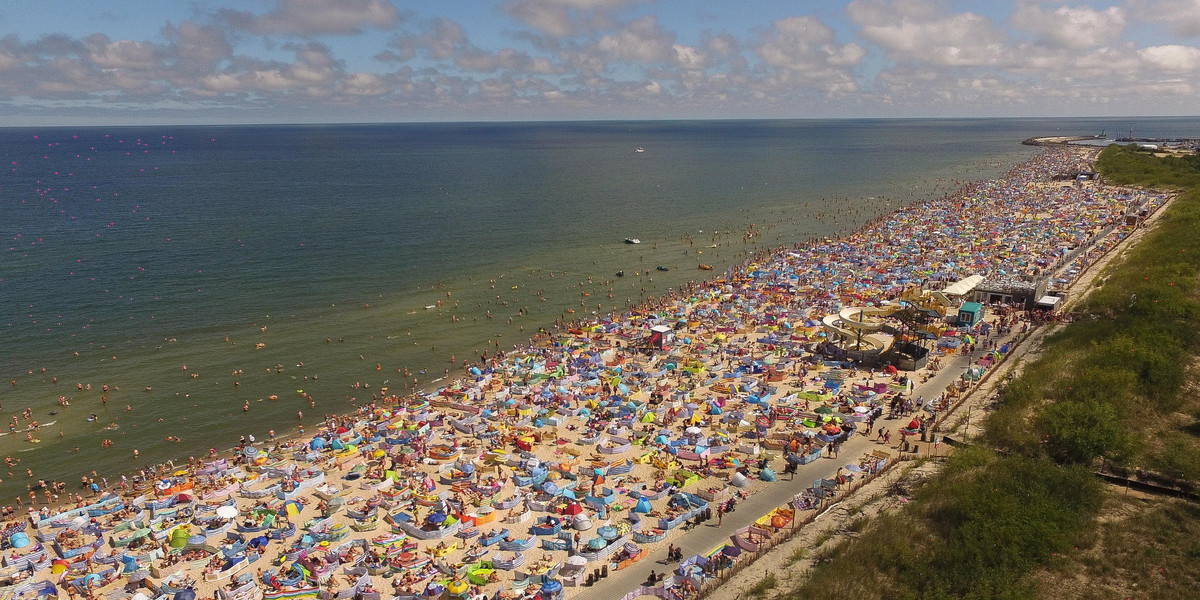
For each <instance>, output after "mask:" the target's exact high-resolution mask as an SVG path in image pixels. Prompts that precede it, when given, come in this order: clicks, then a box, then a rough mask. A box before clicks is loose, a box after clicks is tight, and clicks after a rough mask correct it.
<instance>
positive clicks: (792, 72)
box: [755, 17, 866, 94]
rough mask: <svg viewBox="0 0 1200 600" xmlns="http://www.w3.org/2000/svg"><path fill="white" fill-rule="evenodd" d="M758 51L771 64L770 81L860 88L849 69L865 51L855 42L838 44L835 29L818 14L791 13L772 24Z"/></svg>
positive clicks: (832, 90)
mask: <svg viewBox="0 0 1200 600" xmlns="http://www.w3.org/2000/svg"><path fill="white" fill-rule="evenodd" d="M755 53H756V54H757V55H758V57H759V58H761V59H762V61H763V62H764V63H765V64H766V65H767V66H769V67H771V68H772V69H773V70H772V74H771V75H770V76H768V77H767V79H766V81H767V82H768V83H769V85H770V86H771V87H773V88H776V89H777V90H784V89H787V88H793V89H794V90H795V91H799V90H800V89H803V88H804V87H805V86H806V85H808V84H812V85H815V86H817V88H818V89H820V90H822V91H824V92H825V93H827V94H845V93H850V92H854V91H856V90H857V84H856V83H855V82H854V79H853V77H852V76H851V75H850V73H849V69H851V68H853V67H855V66H856V65H858V64H859V62H861V61H862V58H863V57H864V56H865V55H866V50H865V49H864V48H863V47H862V46H859V45H858V44H855V43H853V42H851V43H849V44H837V43H836V41H835V36H834V31H833V29H832V28H830V27H829V26H828V25H825V24H824V23H822V22H821V21H820V20H818V19H817V18H815V17H789V18H786V19H780V20H778V21H775V22H774V23H772V24H771V28H770V29H768V30H767V31H766V32H765V33H764V34H763V36H762V39H761V41H760V43H759V44H758V46H757V47H756V48H755Z"/></svg>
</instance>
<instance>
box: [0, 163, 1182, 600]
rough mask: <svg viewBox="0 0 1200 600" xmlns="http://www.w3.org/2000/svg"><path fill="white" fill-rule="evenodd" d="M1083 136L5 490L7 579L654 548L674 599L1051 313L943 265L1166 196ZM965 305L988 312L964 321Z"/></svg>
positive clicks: (117, 597) (259, 577)
mask: <svg viewBox="0 0 1200 600" xmlns="http://www.w3.org/2000/svg"><path fill="white" fill-rule="evenodd" d="M1095 152H1096V151H1095V150H1092V149H1084V148H1067V147H1064V148H1053V149H1048V150H1046V151H1044V152H1042V153H1041V154H1039V155H1038V156H1037V157H1035V158H1034V159H1032V160H1030V161H1028V162H1026V163H1024V164H1021V165H1019V166H1017V167H1016V168H1014V169H1012V170H1011V171H1010V172H1008V173H1007V174H1006V175H1005V176H1004V177H1001V178H998V179H995V180H990V181H985V182H977V183H973V184H970V185H968V186H966V187H964V188H962V189H960V190H958V191H957V192H955V193H953V194H950V195H948V196H946V197H944V198H941V199H938V200H934V201H929V202H923V203H919V204H914V205H912V206H909V207H906V208H903V209H901V210H898V211H896V212H894V213H891V214H888V215H885V216H883V217H880V218H878V219H875V220H874V221H872V222H870V223H868V224H867V225H866V226H865V227H863V228H861V229H860V230H859V231H857V232H855V233H853V234H851V235H848V236H845V237H842V238H838V239H819V240H812V241H808V242H805V243H802V244H799V245H796V246H794V247H789V248H783V249H778V250H775V251H772V252H764V253H761V254H759V255H757V256H755V257H753V258H752V259H751V260H750V261H748V262H746V263H745V264H742V265H739V266H735V267H732V268H730V269H729V270H728V271H727V272H725V273H724V275H723V276H722V277H720V278H719V279H716V280H713V281H710V282H705V283H698V284H694V285H690V286H687V287H685V288H683V289H680V290H676V291H674V292H672V293H671V294H668V295H667V296H665V297H663V298H658V299H653V300H651V301H648V302H645V303H643V304H642V305H640V306H638V307H637V308H636V309H634V310H631V311H629V312H627V313H624V314H621V315H611V316H609V317H603V318H597V319H593V320H585V321H576V322H571V323H562V324H560V327H556V328H554V329H552V330H543V331H542V332H541V333H539V335H538V336H536V337H535V338H534V339H533V340H532V342H531V343H530V344H529V345H527V346H525V347H521V348H514V349H513V350H512V351H511V352H497V353H496V354H495V355H493V356H490V357H488V358H487V359H486V362H485V361H480V362H477V363H475V364H473V365H469V366H468V368H467V370H466V371H465V373H464V374H463V376H462V377H460V378H459V379H457V380H455V381H453V382H452V383H449V384H448V385H446V386H444V387H441V388H438V389H431V390H426V391H424V392H421V393H413V394H405V395H391V396H388V395H386V389H384V390H382V391H383V392H385V394H384V395H383V396H381V397H379V398H378V399H377V400H375V401H374V402H372V403H370V404H367V405H363V406H360V407H358V409H357V411H355V412H353V413H351V414H345V415H327V416H326V418H325V420H324V422H323V423H321V424H320V426H319V427H310V428H309V429H308V431H306V432H303V433H302V435H298V436H290V437H285V436H280V437H279V438H276V436H275V435H274V432H273V431H272V434H271V436H270V439H266V440H255V439H254V438H253V437H250V438H249V439H243V441H242V442H241V443H240V444H238V446H237V447H236V448H234V449H233V450H232V451H231V452H228V453H224V454H222V453H215V452H214V454H213V455H212V456H209V457H207V459H201V460H197V459H188V460H184V461H179V462H178V463H177V464H172V465H170V466H165V465H163V466H160V467H159V469H158V471H157V472H145V471H143V472H139V473H126V474H123V475H119V476H118V475H116V474H114V475H113V476H112V480H111V485H104V482H105V481H106V480H104V479H103V478H99V479H100V481H101V483H99V484H98V483H97V482H96V478H93V479H89V480H87V481H83V482H81V487H80V488H78V490H73V489H72V490H68V489H66V488H67V486H66V485H65V484H62V483H52V484H48V485H51V486H53V487H54V490H53V491H54V495H55V496H58V495H60V494H61V495H62V496H65V497H66V498H67V499H73V500H74V502H70V503H69V504H67V505H63V504H62V503H61V501H60V502H59V504H54V503H53V502H50V503H47V502H40V503H37V504H34V502H36V501H37V497H36V495H35V496H31V500H30V505H21V506H17V507H11V506H10V507H7V508H6V510H5V514H4V517H5V521H4V523H3V526H2V528H3V531H2V533H0V540H2V542H0V543H2V544H3V547H4V554H3V560H2V563H3V568H2V569H0V589H5V590H8V591H9V592H11V593H12V595H13V596H14V597H15V598H17V599H32V598H36V597H40V596H62V595H65V596H67V597H69V598H73V599H74V598H88V599H95V598H111V599H114V600H124V599H126V598H135V599H136V600H143V599H145V598H153V597H158V596H162V597H166V598H176V599H177V600H190V599H191V598H195V597H201V598H214V599H216V600H259V599H261V598H267V599H269V600H277V599H281V598H288V599H292V598H306V597H322V598H339V599H343V600H348V599H350V598H355V599H362V600H377V599H381V598H383V599H387V598H397V599H415V598H418V597H427V598H434V597H444V598H493V597H498V598H535V597H540V598H543V599H546V600H550V599H556V598H566V597H571V596H574V595H577V594H579V593H580V592H581V591H583V590H586V589H588V586H591V585H595V584H597V580H598V578H603V577H604V576H606V575H607V574H608V573H610V572H612V571H620V570H622V569H626V568H629V567H630V566H631V565H633V564H636V563H638V562H639V561H642V560H645V559H646V557H647V555H648V554H649V553H651V552H653V551H657V550H659V549H661V548H668V549H669V551H668V552H667V555H668V556H669V557H670V559H671V560H670V564H669V565H668V566H666V567H663V571H664V573H665V574H666V575H667V576H666V577H663V578H661V579H656V581H653V582H647V584H649V585H655V586H659V587H660V588H661V589H662V593H663V594H667V595H668V596H666V597H675V598H682V597H689V596H690V595H692V594H694V593H695V591H696V590H698V589H700V588H701V587H702V586H703V583H704V579H705V578H706V577H707V576H708V574H709V573H710V572H711V569H712V568H715V567H717V566H722V565H723V564H727V563H730V562H733V561H736V560H740V558H739V555H740V554H741V553H742V552H746V553H747V555H748V554H753V552H754V551H755V549H757V548H758V547H759V546H760V545H762V544H764V543H766V541H767V540H770V539H771V538H772V537H774V536H777V535H779V534H780V532H783V531H787V530H789V529H790V527H791V525H792V524H793V523H795V522H796V521H797V520H798V519H800V518H801V516H802V515H803V514H804V513H805V512H806V511H812V510H815V509H816V508H817V507H818V506H820V505H821V503H822V502H823V501H824V500H825V499H826V498H828V497H829V496H830V495H832V494H833V493H834V492H835V490H836V489H837V488H838V487H840V486H842V485H844V484H845V483H847V482H848V481H851V480H853V479H854V478H856V477H865V476H868V475H870V474H871V473H874V472H878V471H879V470H880V469H882V468H883V467H884V466H885V465H886V463H887V462H888V461H889V460H891V458H890V457H891V456H893V455H892V454H889V453H887V452H881V453H874V454H867V455H863V456H853V457H851V456H842V457H839V456H838V450H839V447H840V445H841V444H842V443H843V442H844V441H845V440H847V439H849V438H850V437H851V436H855V435H859V436H871V435H872V434H873V433H874V435H875V439H877V440H878V442H879V443H880V444H881V447H883V446H885V445H886V446H888V447H891V446H898V445H899V444H901V443H902V441H903V440H904V439H905V438H906V437H908V436H917V435H920V436H921V437H922V439H926V438H927V437H928V436H936V435H937V432H936V426H935V425H934V423H936V421H937V416H938V414H939V412H940V411H944V410H945V409H946V407H947V406H948V405H949V402H948V400H949V396H950V395H952V394H953V390H951V391H949V392H947V393H946V394H942V395H939V396H937V397H931V398H928V399H925V398H919V397H914V395H913V394H912V393H911V392H912V389H913V386H914V382H917V381H921V380H924V379H925V378H927V377H928V376H929V375H930V373H933V372H936V371H937V369H938V368H939V367H940V366H941V359H942V358H944V357H946V356H954V355H963V354H970V355H971V357H972V361H973V362H972V367H971V368H972V370H977V371H975V374H974V375H973V376H974V377H977V376H979V373H980V372H982V371H985V370H986V369H988V368H989V367H990V366H991V365H993V364H995V362H996V361H999V360H1001V359H1002V358H1003V356H1004V354H1005V353H1006V352H1008V351H1010V348H1009V347H1008V346H1005V345H1001V344H997V343H995V342H994V341H993V340H992V337H993V333H995V334H1005V333H1008V332H1011V331H1015V330H1017V329H1018V328H1028V327H1030V326H1031V324H1033V323H1036V322H1038V321H1042V320H1046V319H1052V318H1054V317H1053V313H1052V312H1039V311H1038V309H1037V308H1034V307H1033V306H1032V305H1031V304H1029V303H1025V304H1021V303H1018V302H1016V301H1015V300H1014V299H1012V298H1003V299H1002V300H997V301H995V302H992V301H991V300H989V299H988V298H978V297H976V296H972V295H971V292H972V290H971V289H966V286H963V285H958V286H957V287H954V286H955V285H957V284H959V283H960V282H964V281H974V282H975V283H980V282H983V281H992V282H1002V283H1014V282H1016V283H1020V282H1041V284H1042V285H1041V287H1037V286H1034V287H1037V289H1039V290H1040V291H1044V290H1046V289H1053V290H1060V291H1064V290H1068V289H1069V288H1070V285H1071V284H1072V283H1073V281H1074V279H1075V278H1076V277H1077V276H1078V275H1079V274H1080V273H1081V272H1082V271H1083V270H1084V269H1085V268H1086V267H1087V266H1088V265H1090V264H1091V263H1092V262H1093V261H1095V260H1096V259H1097V258H1098V257H1099V256H1101V255H1103V254H1104V253H1105V252H1106V251H1107V250H1108V249H1109V248H1112V247H1113V246H1115V245H1116V244H1118V243H1119V242H1120V241H1121V240H1122V239H1124V238H1125V237H1127V235H1128V234H1129V232H1130V231H1131V229H1132V228H1135V227H1137V226H1138V223H1139V219H1141V218H1143V217H1145V216H1146V215H1147V214H1150V213H1152V212H1153V211H1155V210H1156V209H1158V208H1159V207H1161V206H1162V205H1163V204H1164V203H1165V202H1166V200H1167V197H1166V196H1164V195H1160V194H1154V193H1149V192H1144V191H1138V190H1129V189H1121V188H1114V187H1108V186H1104V185H1103V184H1102V183H1100V182H1096V181H1094V180H1088V181H1084V180H1083V178H1081V177H1079V174H1081V173H1090V172H1091V170H1092V169H1091V165H1090V161H1091V160H1092V159H1093V158H1094V156H1095ZM951 290H953V292H952V291H951ZM975 300H982V302H975ZM969 304H970V305H975V304H979V305H980V306H981V308H980V309H978V310H976V309H975V308H974V307H973V306H972V308H971V311H968V312H969V313H970V314H969V315H967V317H965V318H964V316H963V314H962V311H961V310H960V309H962V308H965V307H966V306H967V305H969ZM903 308H918V309H920V310H921V311H922V312H923V314H925V315H927V316H928V315H936V318H931V319H929V320H927V321H925V322H923V323H922V324H921V326H920V329H919V331H917V330H915V329H911V328H909V329H906V328H905V326H903V324H901V323H899V322H897V321H895V317H896V316H897V314H898V311H900V310H901V309H903ZM972 311H973V312H972ZM909 335H911V337H909V338H908V339H901V338H902V337H905V336H909ZM864 339H865V341H864ZM902 344H903V345H905V346H906V347H909V348H911V347H914V346H918V345H919V346H921V347H922V348H924V349H925V351H927V352H928V353H929V354H928V356H929V359H928V360H927V361H921V362H920V363H919V364H918V365H916V367H917V368H916V370H907V371H906V370H898V369H897V368H896V367H897V366H900V365H899V364H898V363H894V362H893V361H892V360H891V359H890V357H891V356H893V355H892V354H890V353H889V352H890V351H892V350H893V349H894V348H895V347H899V346H900V345H902ZM885 425H886V427H885ZM887 429H891V430H892V431H886V430H887ZM893 434H894V437H893ZM819 460H820V461H830V460H832V461H837V462H838V463H839V464H841V463H845V467H844V468H843V469H839V471H838V475H837V477H836V478H835V479H834V480H829V481H825V482H818V483H814V485H813V486H812V487H811V488H810V489H807V490H806V491H805V492H804V493H803V494H799V495H797V496H796V497H792V498H789V499H788V501H787V502H786V503H785V504H781V505H780V506H779V507H778V508H777V509H775V510H773V511H771V512H770V513H768V514H765V515H739V517H750V518H753V520H752V521H746V522H745V524H744V526H741V527H738V528H737V529H736V531H735V533H734V534H733V535H732V536H730V539H729V542H728V544H725V545H723V546H720V547H718V548H715V549H714V551H713V552H710V553H706V554H703V555H696V556H682V555H680V554H679V552H678V551H677V549H676V547H675V544H676V543H677V542H678V541H679V540H680V539H681V536H686V535H687V534H688V531H689V530H690V529H692V528H693V527H694V526H696V525H697V524H699V523H701V522H702V521H706V520H711V519H718V520H719V519H720V518H721V517H722V516H723V515H724V514H727V512H728V511H729V510H730V509H731V508H733V507H734V506H735V505H736V503H737V502H738V501H740V500H743V499H745V498H748V497H750V496H752V495H754V494H758V493H760V492H763V491H764V490H770V489H771V486H772V485H774V484H776V483H777V482H778V480H779V478H780V477H789V478H791V477H795V476H800V477H801V478H802V479H804V478H805V469H806V467H808V466H809V465H811V464H813V463H814V462H816V461H819ZM10 467H12V464H10ZM808 479H811V477H810V478H808ZM46 497H47V498H48V499H49V498H52V497H53V496H52V495H51V494H50V493H49V490H47V492H46ZM741 520H742V521H745V519H744V518H742V519H741ZM726 549H729V550H726ZM629 591H630V590H612V595H611V596H609V597H619V596H620V595H622V594H625V593H626V592H629ZM139 596H140V597H139Z"/></svg>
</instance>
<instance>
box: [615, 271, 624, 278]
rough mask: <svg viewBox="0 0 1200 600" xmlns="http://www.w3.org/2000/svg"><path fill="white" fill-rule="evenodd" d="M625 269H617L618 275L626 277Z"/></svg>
mask: <svg viewBox="0 0 1200 600" xmlns="http://www.w3.org/2000/svg"><path fill="white" fill-rule="evenodd" d="M624 276H625V271H617V277H624Z"/></svg>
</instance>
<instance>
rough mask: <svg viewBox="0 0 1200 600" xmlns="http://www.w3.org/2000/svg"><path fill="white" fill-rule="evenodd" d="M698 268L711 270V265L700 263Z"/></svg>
mask: <svg viewBox="0 0 1200 600" xmlns="http://www.w3.org/2000/svg"><path fill="white" fill-rule="evenodd" d="M700 270H701V271H711V270H712V265H703V264H702V265H700Z"/></svg>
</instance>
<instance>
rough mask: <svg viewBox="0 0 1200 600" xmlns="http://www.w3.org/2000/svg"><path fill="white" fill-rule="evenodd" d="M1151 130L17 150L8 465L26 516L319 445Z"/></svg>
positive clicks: (479, 137)
mask: <svg viewBox="0 0 1200 600" xmlns="http://www.w3.org/2000/svg"><path fill="white" fill-rule="evenodd" d="M1137 123H1138V124H1137V131H1138V133H1139V135H1197V134H1200V132H1198V129H1200V128H1198V127H1197V125H1196V123H1195V122H1194V121H1193V120H1169V119H1167V120H1164V119H1157V120H1150V119H1138V121H1137ZM1127 124H1128V120H1074V121H1071V120H1066V121H1064V120H1033V119H1029V120H932V121H925V120H918V121H871V120H853V121H729V122H711V121H705V122H600V123H520V124H407V125H363V126H328V127H312V126H271V127H146V128H84V129H53V128H43V129H3V130H0V155H2V157H3V169H2V170H0V207H2V208H0V210H2V211H3V213H2V216H3V218H2V219H0V230H2V233H3V239H4V245H3V246H0V375H2V376H3V378H4V379H5V380H15V382H16V385H15V386H13V385H10V384H9V383H8V382H7V381H5V382H4V384H3V387H2V389H0V403H2V405H3V408H2V411H0V420H3V421H4V428H3V431H7V421H8V420H9V419H10V418H11V417H12V416H14V415H16V416H17V417H18V426H19V427H18V432H17V433H15V434H12V435H5V436H2V437H0V454H3V455H9V456H12V457H14V458H20V459H21V464H20V467H19V468H18V469H14V470H13V474H12V475H11V476H10V475H8V474H7V473H5V472H3V471H0V478H2V479H4V483H3V484H2V485H0V501H4V500H5V499H8V500H11V498H12V496H13V495H15V494H16V493H17V492H21V491H23V490H24V487H25V484H26V483H28V482H29V479H28V478H27V477H26V474H25V472H24V469H25V468H26V467H28V468H32V469H33V471H34V475H35V478H37V477H44V478H47V479H66V480H67V481H69V482H70V481H73V480H77V479H78V477H79V475H80V474H82V473H85V472H88V471H90V470H91V469H97V470H98V471H100V472H101V474H110V475H111V474H114V473H116V472H118V471H120V470H123V469H124V470H127V469H130V468H134V467H137V466H140V464H142V463H145V464H149V463H152V462H161V461H164V460H167V459H169V458H174V459H179V458H181V457H182V458H186V457H187V456H188V455H200V454H202V453H204V452H206V451H207V449H208V448H209V447H214V446H215V447H218V448H221V447H225V446H228V445H231V444H232V443H234V442H236V440H237V439H238V437H239V436H240V435H247V434H253V435H255V436H256V437H260V438H262V437H265V436H266V433H267V431H268V430H269V429H272V428H273V429H275V430H276V431H277V432H279V433H281V434H283V433H291V432H294V431H295V430H296V426H297V425H298V422H299V418H298V416H297V411H303V412H304V413H305V416H304V422H305V423H308V424H310V425H312V424H314V423H316V422H318V421H319V420H320V417H321V415H322V414H324V413H329V412H344V411H347V410H351V409H352V408H353V404H354V403H355V402H356V401H361V400H363V399H366V398H369V397H370V396H371V394H372V393H378V391H379V390H380V388H383V387H390V388H391V389H392V390H393V391H395V390H400V389H407V387H408V386H410V385H411V384H412V378H413V377H415V378H417V379H418V380H419V383H420V384H421V385H428V384H430V382H431V380H434V379H435V378H437V377H442V376H444V374H445V370H446V369H448V368H449V367H450V363H449V361H450V357H451V356H452V355H453V356H455V357H456V358H457V359H458V360H459V361H461V359H462V358H464V357H472V358H475V357H478V355H479V354H480V353H481V352H484V351H488V352H491V351H492V350H491V349H494V348H495V347H496V346H495V345H496V344H499V345H501V346H503V347H505V348H511V346H512V344H515V343H518V342H521V341H524V340H525V339H527V338H528V337H529V335H531V334H532V333H533V332H535V331H536V330H537V328H538V327H539V326H549V325H551V324H552V323H553V322H554V320H555V319H556V318H558V317H567V318H574V317H579V316H583V315H585V314H588V313H590V312H591V311H594V310H595V311H600V312H609V311H613V310H622V309H624V308H625V307H626V306H628V305H629V303H631V302H636V301H638V300H639V299H640V298H642V297H644V296H645V295H659V294H662V293H664V292H665V291H666V290H667V289H668V288H671V287H675V286H679V285H680V284H681V283H683V282H685V281H687V280H690V279H698V278H700V277H702V276H703V275H705V274H707V273H720V272H721V270H722V269H724V268H725V267H726V266H728V265H730V264H734V263H738V262H741V261H743V260H745V258H746V257H747V256H748V255H749V254H750V253H752V252H754V251H756V250H759V249H763V248H770V247H776V246H779V245H781V244H791V243H796V242H800V241H802V240H804V239H807V238H810V237H813V236H829V235H835V234H838V233H840V232H844V231H847V230H849V229H851V228H853V227H855V226H857V225H859V224H861V223H862V222H864V221H865V220H867V219H869V218H871V217H873V216H876V215H878V214H882V213H884V212H888V211H890V210H893V209H895V208H897V207H899V206H900V205H902V204H905V203H909V202H913V201H920V200H922V199H928V198H931V197H934V196H939V195H942V194H944V193H946V192H947V191H949V190H951V189H953V188H955V187H956V186H957V183H956V182H958V181H964V180H967V179H977V178H981V177H989V176H993V175H996V174H998V173H1000V172H1003V171H1004V170H1006V169H1007V168H1008V167H1010V166H1011V165H1013V164H1015V163H1017V162H1019V161H1020V160H1022V159H1024V158H1026V157H1028V156H1030V155H1032V153H1033V152H1034V150H1033V149H1031V148H1027V147H1023V146H1020V145H1019V142H1020V141H1021V140H1022V139H1024V138H1026V137H1029V136H1033V135H1052V134H1076V133H1084V134H1086V133H1096V132H1098V131H1100V130H1101V129H1108V130H1109V131H1117V130H1124V129H1125V128H1126V126H1127ZM639 147H640V148H642V149H643V151H642V152H637V151H635V149H636V148H639ZM747 232H754V233H755V234H756V235H754V236H752V237H749V238H747V237H746V235H745V234H746V233H747ZM626 237H637V238H640V239H641V240H642V243H641V244H640V245H629V244H624V243H622V240H623V239H624V238H626ZM714 245H715V246H716V247H713V246H714ZM700 263H708V264H712V265H714V266H716V270H715V271H712V272H706V271H699V270H698V269H697V266H698V264H700ZM658 265H662V266H665V267H668V268H669V269H670V270H669V271H666V272H663V271H658V270H656V269H655V267H656V266H658ZM618 270H623V271H624V272H625V277H623V278H615V277H614V273H615V272H616V271H618ZM439 303H440V305H439ZM429 306H432V307H433V308H426V307H429ZM567 311H575V312H573V313H569V312H567ZM489 315H490V316H489ZM185 366H186V369H185ZM406 368H407V369H408V370H409V371H410V372H411V375H410V376H408V377H405V376H404V374H403V370H404V369H406ZM43 369H44V372H43ZM422 369H423V370H425V373H421V372H420V371H421V370H422ZM55 378H56V379H57V382H55V381H54V379H55ZM104 385H107V386H109V389H108V391H107V392H104V391H103V390H102V386H104ZM89 386H90V389H88V388H89ZM364 386H367V387H364ZM81 387H82V389H81ZM118 388H119V389H118ZM300 391H303V392H305V393H307V394H309V395H310V396H311V397H312V398H313V399H314V401H315V407H314V406H312V405H310V403H309V401H308V400H306V399H305V398H304V397H302V396H301V394H300ZM102 397H106V398H107V402H105V401H104V400H102ZM272 397H275V398H276V399H274V400H272V399H271V398H272ZM60 398H61V399H62V400H65V401H66V402H68V403H69V405H68V406H63V405H62V404H60ZM27 407H28V408H30V409H31V411H32V419H30V420H37V421H39V422H40V423H41V424H43V427H42V429H41V431H40V432H37V433H36V434H34V436H35V437H36V438H37V439H39V440H40V442H39V443H30V442H29V441H28V440H27V439H26V435H25V433H24V431H23V430H24V428H25V426H26V425H27V424H28V423H29V422H30V420H26V419H23V418H21V415H20V413H21V411H22V410H24V409H25V408H27ZM244 407H248V410H245V409H244ZM93 413H94V414H95V420H91V421H90V420H88V418H89V416H90V415H92V414H93ZM60 432H61V435H60ZM167 436H178V437H179V438H181V440H182V441H181V442H179V443H168V442H166V441H165V439H166V438H167ZM104 440H112V442H113V444H112V446H111V447H104V446H103V445H102V442H103V441H104ZM135 448H136V449H138V450H139V451H140V459H139V460H138V461H136V462H135V461H134V460H133V454H132V451H133V449H135Z"/></svg>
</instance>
